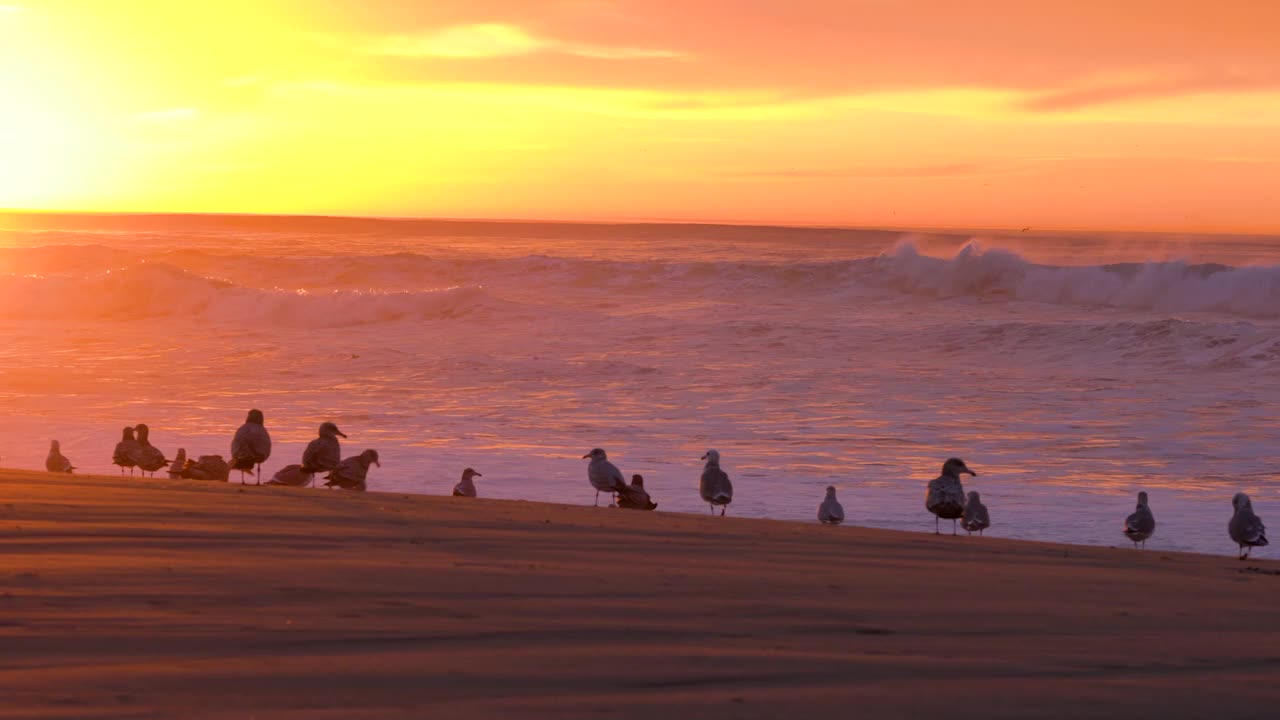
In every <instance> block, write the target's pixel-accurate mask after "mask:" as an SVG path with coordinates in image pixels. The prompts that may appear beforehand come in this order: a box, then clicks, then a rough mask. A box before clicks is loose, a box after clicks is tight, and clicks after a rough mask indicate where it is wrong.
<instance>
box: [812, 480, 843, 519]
mask: <svg viewBox="0 0 1280 720" xmlns="http://www.w3.org/2000/svg"><path fill="white" fill-rule="evenodd" d="M818 522H820V523H822V524H823V525H839V524H840V523H842V522H844V506H843V505H841V504H840V501H839V500H836V488H835V486H834V485H828V486H827V496H826V497H825V498H823V499H822V504H821V505H819V506H818Z"/></svg>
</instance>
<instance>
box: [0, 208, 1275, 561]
mask: <svg viewBox="0 0 1280 720" xmlns="http://www.w3.org/2000/svg"><path fill="white" fill-rule="evenodd" d="M1278 241H1280V238H1265V237H1240V236H1169V235H1115V234H1089V233H1058V234H1054V233H1036V232H1032V233H1016V232H1015V233H998V232H991V233H970V232H965V233H945V232H928V233H925V232H914V233H910V232H898V231H884V230H839V229H813V228H772V227H738V226H716V225H680V224H618V225H604V224H594V225H593V224H563V223H560V224H557V223H517V222H511V223H503V222H462V221H394V220H357V219H340V218H285V217H218V216H203V217H202V216H76V215H67V216H38V215H11V216H0V330H2V331H3V334H4V335H3V336H4V338H5V339H6V342H5V343H4V344H3V346H2V347H0V400H2V401H3V406H4V412H3V414H0V458H2V459H0V464H3V465H5V466H10V467H33V468H34V467H43V459H44V455H45V453H46V451H47V449H48V445H49V440H51V439H59V440H60V441H61V444H62V450H63V452H64V453H65V454H66V455H67V456H68V457H70V458H71V459H72V460H73V462H75V464H76V465H77V466H78V467H79V468H81V470H82V472H95V473H117V472H118V469H116V468H114V467H113V466H112V465H111V464H110V459H111V448H112V446H114V444H115V442H116V440H117V439H118V437H119V432H120V428H122V427H124V426H125V425H133V424H136V423H139V422H145V423H147V424H148V425H149V426H150V427H151V435H152V441H153V442H154V443H155V444H156V445H157V446H158V447H160V448H161V449H162V450H164V451H165V452H166V453H167V455H168V456H170V457H172V455H173V453H175V452H176V450H177V448H178V447H184V448H186V451H187V454H188V455H189V456H194V455H200V454H211V453H220V454H223V455H224V456H225V455H227V454H228V450H229V444H230V439H231V435H232V434H233V433H234V431H235V429H236V427H237V426H238V425H239V424H240V423H241V422H242V421H243V419H244V415H245V412H246V411H247V410H248V409H249V408H254V407H256V408H259V409H261V410H263V411H264V413H265V414H266V418H267V427H268V428H269V430H270V431H271V433H272V437H273V439H274V440H275V447H274V450H273V454H272V457H271V459H270V460H269V461H268V462H267V463H266V465H265V467H264V469H265V472H266V474H267V475H270V474H271V473H273V472H274V471H275V470H277V469H279V468H280V467H283V466H284V465H287V464H290V463H296V462H298V461H299V458H300V456H301V453H302V449H303V447H304V446H305V445H306V443H307V442H308V441H309V440H311V439H312V438H313V437H314V436H315V431H316V427H317V426H318V425H319V424H320V423H321V422H323V421H326V420H332V421H334V422H336V423H337V424H338V425H339V426H340V427H341V428H342V429H343V431H344V432H346V433H347V434H348V435H349V436H350V438H349V439H348V440H345V441H344V442H343V454H344V456H350V455H355V454H358V453H359V452H360V451H361V450H363V449H365V448H374V449H377V450H378V451H379V454H380V456H381V458H382V467H381V468H374V469H373V470H372V471H371V473H370V476H369V485H370V489H373V490H382V491H391V492H400V493H426V494H441V495H447V494H449V493H450V492H451V488H452V486H453V484H454V483H455V482H457V480H458V477H459V476H460V474H461V471H462V469H463V468H464V467H467V466H471V467H474V468H476V469H477V470H479V471H481V472H482V473H483V478H481V479H479V480H477V485H478V487H479V492H480V495H481V496H482V497H497V498H509V499H526V500H538V501H554V502H566V503H574V504H590V503H591V502H592V499H593V496H594V491H593V490H592V489H591V487H590V485H589V484H588V483H587V480H586V461H585V460H582V456H583V454H585V453H586V452H587V451H588V450H590V449H591V448H593V447H603V448H605V449H606V450H607V451H608V453H609V457H610V459H611V460H613V461H614V462H615V463H616V464H617V465H618V466H619V467H620V468H621V469H622V470H623V472H624V473H626V474H627V475H628V476H630V475H631V474H633V473H640V474H642V475H643V476H644V478H645V485H646V487H647V489H648V490H649V491H650V493H651V494H652V496H653V498H654V500H656V501H657V502H658V503H659V510H658V511H659V512H662V511H687V512H701V513H706V514H708V518H707V521H708V522H713V521H714V519H713V518H712V517H710V515H709V513H708V509H707V507H706V506H705V505H703V504H702V503H701V501H700V500H699V498H698V493H697V484H698V476H699V473H700V470H701V467H700V462H699V458H700V457H701V456H702V455H703V453H705V451H706V450H707V449H709V448H714V449H717V450H719V451H720V453H721V455H722V458H723V461H722V464H723V466H724V468H725V469H726V470H727V471H728V473H729V474H730V476H731V477H732V478H733V481H734V484H735V489H736V496H735V499H734V503H733V505H732V506H731V507H730V509H729V514H730V515H738V516H750V517H767V518H780V519H794V520H813V519H814V513H815V510H816V507H817V505H818V503H819V502H820V501H821V500H822V498H823V490H824V489H825V487H826V486H827V485H835V486H836V487H837V488H838V492H839V497H840V500H841V501H842V503H843V504H844V507H845V511H846V515H847V517H848V521H847V522H849V523H853V524H858V525H867V526H875V527H887V528H897V529H904V530H916V531H921V532H925V531H927V532H932V529H933V518H932V516H931V515H929V514H928V513H927V512H926V511H925V509H924V502H923V501H924V491H925V485H926V483H927V482H928V480H930V479H931V478H933V477H935V476H936V475H937V473H938V470H939V468H940V467H941V464H942V461H943V460H945V459H946V458H947V457H951V456H958V457H961V458H964V459H965V461H966V462H967V463H968V464H969V465H970V467H972V468H973V469H975V470H976V471H977V472H978V473H979V474H978V476H977V477H976V478H972V479H968V478H966V483H965V485H966V489H969V490H978V491H980V492H981V493H982V497H983V500H984V502H985V503H986V505H987V506H988V507H989V508H990V511H991V516H992V522H993V525H992V527H991V529H990V530H989V531H988V534H991V535H997V536H1004V537H1015V538H1027V539H1037V540H1050V541H1066V542H1077V543H1090V544H1101V545H1115V546H1119V547H1124V546H1126V545H1127V541H1126V540H1125V538H1124V537H1123V535H1122V534H1121V527H1122V522H1123V520H1124V517H1125V516H1126V515H1127V514H1128V513H1129V512H1131V511H1132V509H1133V504H1134V496H1135V495H1136V493H1137V491H1138V490H1146V491H1147V492H1148V493H1149V494H1150V496H1151V507H1152V510H1153V511H1154V513H1155V516H1156V520H1157V524H1158V525H1157V530H1156V534H1155V536H1154V537H1153V538H1152V540H1150V541H1149V542H1148V544H1147V546H1148V548H1149V551H1150V550H1156V551H1158V550H1161V549H1166V550H1195V551H1202V552H1211V553H1218V554H1230V553H1233V552H1234V551H1235V548H1234V546H1233V545H1232V544H1231V543H1230V541H1229V540H1228V539H1227V536H1226V524H1227V520H1228V519H1229V517H1230V514H1231V503H1230V500H1231V496H1232V494H1233V493H1235V492H1237V491H1244V492H1248V493H1250V494H1251V495H1252V496H1253V499H1254V506H1255V508H1256V509H1257V511H1258V513H1259V514H1260V515H1261V516H1262V518H1263V519H1264V520H1271V522H1272V523H1273V524H1276V523H1280V483H1278V482H1277V473H1278V472H1280V462H1278V458H1277V453H1278V451H1280V420H1278V419H1277V412H1276V408H1277V405H1278V403H1280V242H1278ZM139 482H143V481H141V480H140V481H139ZM314 492H324V491H321V490H316V491H314ZM601 512H618V511H610V510H607V509H602V510H601ZM1278 527H1280V525H1278ZM974 541H975V542H976V541H977V540H976V539H975V540H974ZM1258 552H1259V554H1261V555H1262V556H1264V557H1265V556H1266V555H1267V554H1268V553H1269V552H1270V549H1266V548H1264V549H1260V550H1259V551H1258Z"/></svg>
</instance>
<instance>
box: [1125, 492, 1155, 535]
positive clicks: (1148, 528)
mask: <svg viewBox="0 0 1280 720" xmlns="http://www.w3.org/2000/svg"><path fill="white" fill-rule="evenodd" d="M1155 532H1156V516H1155V515H1152V514H1151V508H1150V507H1148V506H1147V493H1146V492H1145V491H1144V492H1140V493H1138V507H1137V508H1136V509H1135V510H1134V511H1133V512H1132V513H1131V514H1130V515H1129V517H1127V518H1125V519H1124V535H1125V537H1127V538H1129V539H1130V540H1132V541H1133V547H1134V548H1137V547H1138V543H1142V547H1143V548H1144V549H1145V548H1146V547H1147V538H1149V537H1151V536H1152V535H1154V534H1155Z"/></svg>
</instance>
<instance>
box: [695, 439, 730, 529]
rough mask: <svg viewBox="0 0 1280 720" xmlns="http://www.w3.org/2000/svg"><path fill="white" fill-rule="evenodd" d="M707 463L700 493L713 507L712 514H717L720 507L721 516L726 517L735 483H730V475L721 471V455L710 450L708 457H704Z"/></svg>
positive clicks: (699, 482) (703, 470) (699, 483)
mask: <svg viewBox="0 0 1280 720" xmlns="http://www.w3.org/2000/svg"><path fill="white" fill-rule="evenodd" d="M702 459H703V460H706V461H707V464H706V467H704V468H702V478H701V479H700V480H699V481H698V493H699V494H700V495H702V500H703V502H706V503H707V504H709V505H710V506H711V514H712V515H715V514H716V506H717V505H719V506H720V516H721V517H724V511H725V510H728V509H729V503H731V502H733V483H731V482H729V474H728V473H726V472H725V471H724V470H721V469H720V453H719V452H717V451H715V450H708V451H707V454H706V455H703V456H702Z"/></svg>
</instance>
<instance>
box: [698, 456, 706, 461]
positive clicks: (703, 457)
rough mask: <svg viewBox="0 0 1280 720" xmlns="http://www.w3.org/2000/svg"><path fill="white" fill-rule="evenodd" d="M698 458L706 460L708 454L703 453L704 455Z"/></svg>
mask: <svg viewBox="0 0 1280 720" xmlns="http://www.w3.org/2000/svg"><path fill="white" fill-rule="evenodd" d="M698 459H699V460H706V459H707V456H706V455H703V456H702V457H700V458H698Z"/></svg>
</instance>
